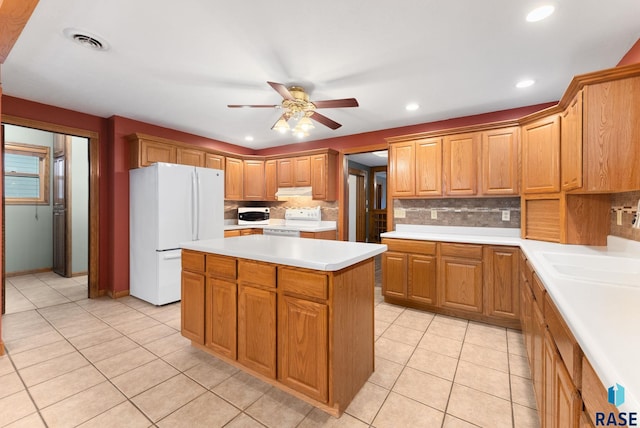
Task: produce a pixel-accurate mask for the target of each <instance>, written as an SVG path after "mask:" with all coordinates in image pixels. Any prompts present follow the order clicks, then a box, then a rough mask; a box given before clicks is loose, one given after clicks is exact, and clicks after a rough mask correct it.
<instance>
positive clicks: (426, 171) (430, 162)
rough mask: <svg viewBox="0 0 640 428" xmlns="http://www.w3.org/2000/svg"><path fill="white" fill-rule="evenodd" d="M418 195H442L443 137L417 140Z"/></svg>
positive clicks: (416, 191)
mask: <svg viewBox="0 0 640 428" xmlns="http://www.w3.org/2000/svg"><path fill="white" fill-rule="evenodd" d="M414 150H415V194H416V196H440V195H442V138H440V137H437V138H426V139H424V140H417V141H416V142H415V149H414Z"/></svg>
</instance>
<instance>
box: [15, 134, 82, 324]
mask: <svg viewBox="0 0 640 428" xmlns="http://www.w3.org/2000/svg"><path fill="white" fill-rule="evenodd" d="M4 137H5V142H4V148H5V156H4V157H3V160H4V162H5V165H4V174H5V177H4V178H5V187H4V190H5V198H4V201H3V202H4V207H3V208H4V212H5V216H4V221H5V233H4V239H5V252H4V256H5V266H4V272H5V274H6V279H5V281H4V291H5V292H4V293H3V296H6V297H5V307H4V312H5V313H14V312H21V311H24V310H30V309H34V308H39V307H44V306H50V305H52V304H59V303H65V302H69V301H75V300H78V299H82V298H86V297H87V296H88V276H87V273H88V270H89V268H88V259H89V257H88V253H89V245H88V241H89V236H88V235H89V215H88V211H89V140H88V139H87V138H85V137H75V136H71V135H62V134H54V133H52V132H49V131H42V130H37V129H33V128H27V127H22V126H16V125H9V124H8V125H5V126H4Z"/></svg>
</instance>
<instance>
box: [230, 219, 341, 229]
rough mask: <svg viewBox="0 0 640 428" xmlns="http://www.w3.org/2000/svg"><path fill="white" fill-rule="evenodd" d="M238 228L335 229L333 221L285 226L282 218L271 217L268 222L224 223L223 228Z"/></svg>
mask: <svg viewBox="0 0 640 428" xmlns="http://www.w3.org/2000/svg"><path fill="white" fill-rule="evenodd" d="M238 229H286V230H291V229H295V230H299V231H300V232H325V231H327V230H336V222H335V221H321V222H320V223H319V224H317V223H314V224H313V225H309V226H287V225H285V223H284V220H280V219H273V220H271V222H270V223H269V224H225V225H224V230H238Z"/></svg>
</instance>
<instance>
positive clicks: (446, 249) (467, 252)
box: [440, 242, 482, 259]
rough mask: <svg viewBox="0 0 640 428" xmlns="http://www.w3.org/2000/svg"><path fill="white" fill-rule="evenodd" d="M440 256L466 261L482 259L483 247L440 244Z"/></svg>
mask: <svg viewBox="0 0 640 428" xmlns="http://www.w3.org/2000/svg"><path fill="white" fill-rule="evenodd" d="M440 255H441V256H450V257H463V258H465V259H482V245H473V244H453V243H449V242H445V243H442V244H440Z"/></svg>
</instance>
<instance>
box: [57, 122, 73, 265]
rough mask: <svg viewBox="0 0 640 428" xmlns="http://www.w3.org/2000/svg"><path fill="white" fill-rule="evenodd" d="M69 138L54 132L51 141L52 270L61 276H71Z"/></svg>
mask: <svg viewBox="0 0 640 428" xmlns="http://www.w3.org/2000/svg"><path fill="white" fill-rule="evenodd" d="M70 140H71V138H70V137H68V136H65V135H59V134H56V135H55V136H54V142H53V156H54V157H53V271H54V272H55V273H57V274H58V275H62V276H71V269H70V266H69V264H70V262H71V257H70V255H69V254H70V250H71V248H70V239H69V232H70V228H69V227H68V221H69V218H68V217H69V211H68V205H69V204H68V199H69V191H68V179H67V178H68V177H67V156H68V155H69V153H68V152H69V148H70Z"/></svg>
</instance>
